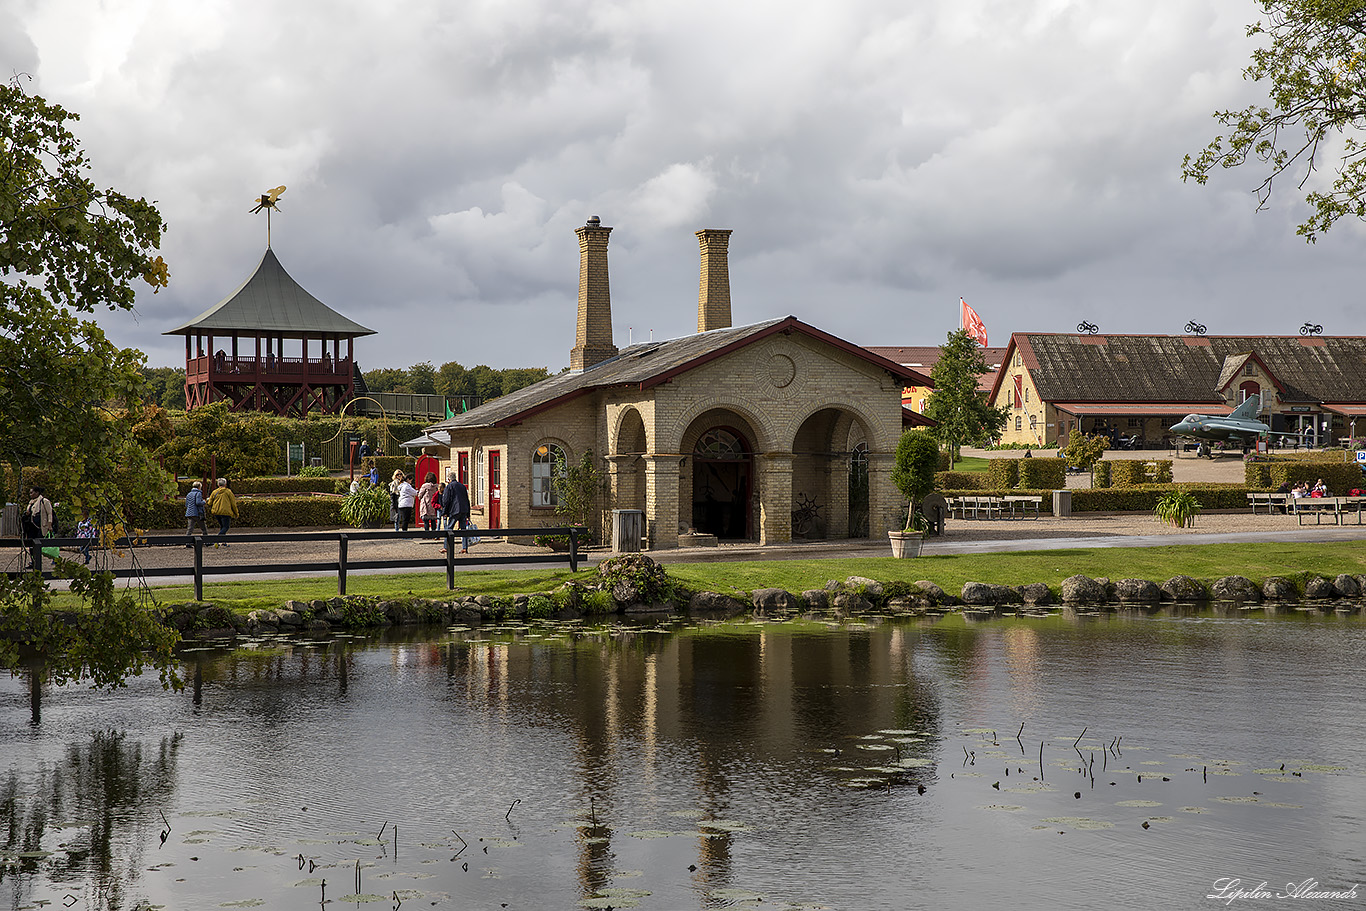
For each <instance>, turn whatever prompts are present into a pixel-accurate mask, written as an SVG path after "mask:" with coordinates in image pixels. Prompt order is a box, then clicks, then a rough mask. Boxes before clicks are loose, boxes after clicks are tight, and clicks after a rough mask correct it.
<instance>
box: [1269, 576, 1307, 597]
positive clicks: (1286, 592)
mask: <svg viewBox="0 0 1366 911" xmlns="http://www.w3.org/2000/svg"><path fill="white" fill-rule="evenodd" d="M1299 596H1300V590H1299V589H1298V588H1296V587H1295V583H1294V582H1291V581H1290V580H1289V579H1287V578H1285V577H1284V576H1268V577H1267V579H1266V580H1265V581H1264V582H1262V597H1263V598H1265V599H1266V600H1268V601H1294V600H1296V599H1298V598H1299Z"/></svg>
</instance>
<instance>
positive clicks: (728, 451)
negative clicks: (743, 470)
mask: <svg viewBox="0 0 1366 911" xmlns="http://www.w3.org/2000/svg"><path fill="white" fill-rule="evenodd" d="M693 455H695V456H697V457H698V458H702V459H726V460H734V459H744V458H748V453H747V452H746V451H745V441H744V440H742V439H740V438H739V437H738V436H736V435H735V434H733V433H731V432H730V431H729V430H726V429H724V428H721V427H717V428H716V429H714V430H708V431H707V432H706V433H704V434H702V437H701V438H700V439H699V440H698V441H697V445H696V446H694V447H693Z"/></svg>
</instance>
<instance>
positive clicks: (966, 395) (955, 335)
mask: <svg viewBox="0 0 1366 911" xmlns="http://www.w3.org/2000/svg"><path fill="white" fill-rule="evenodd" d="M989 369H990V368H988V367H987V362H986V358H985V357H984V356H983V355H982V349H981V348H980V347H978V345H977V341H976V339H974V338H973V337H972V336H971V335H968V332H967V330H966V329H959V330H958V331H957V332H950V333H949V335H948V339H947V341H945V342H944V344H942V345H940V346H939V361H938V362H937V363H936V364H935V365H934V369H933V370H931V371H930V377H931V378H932V379H933V380H934V392H932V393H930V397H929V398H928V399H926V400H925V416H926V417H928V418H930V419H931V420H933V421H934V422H935V425H936V426H934V427H933V428H931V429H930V433H931V434H932V435H933V436H934V438H935V439H937V440H938V441H939V442H940V443H942V444H944V445H945V446H947V447H948V449H949V464H950V465H952V464H953V462H956V461H957V460H958V454H959V450H960V449H961V448H962V447H963V446H967V445H975V446H985V445H987V444H988V443H990V442H991V441H992V440H994V439H996V438H997V437H999V436H1000V435H1001V431H1002V430H1003V429H1004V428H1005V426H1006V414H1007V411H1006V409H1005V408H993V407H992V406H991V402H990V401H989V400H988V398H987V393H986V391H985V390H983V389H979V388H978V386H977V378H978V377H980V376H981V375H982V374H984V373H986V372H987V371H988V370H989Z"/></svg>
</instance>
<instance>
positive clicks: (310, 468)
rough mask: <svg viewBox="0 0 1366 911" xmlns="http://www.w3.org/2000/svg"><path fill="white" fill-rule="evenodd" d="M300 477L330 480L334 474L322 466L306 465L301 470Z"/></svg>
mask: <svg viewBox="0 0 1366 911" xmlns="http://www.w3.org/2000/svg"><path fill="white" fill-rule="evenodd" d="M298 475H299V477H301V478H330V477H332V472H330V471H328V470H327V469H326V468H324V467H323V466H321V465H305V466H304V467H303V468H300V469H299V471H298Z"/></svg>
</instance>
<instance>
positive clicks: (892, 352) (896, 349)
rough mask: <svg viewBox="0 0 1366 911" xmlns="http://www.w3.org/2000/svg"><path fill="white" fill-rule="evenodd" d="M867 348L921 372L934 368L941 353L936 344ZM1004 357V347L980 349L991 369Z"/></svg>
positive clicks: (873, 346) (871, 346)
mask: <svg viewBox="0 0 1366 911" xmlns="http://www.w3.org/2000/svg"><path fill="white" fill-rule="evenodd" d="M867 348H868V350H869V351H871V352H873V353H874V354H877V355H880V356H882V357H885V358H886V359H887V360H889V361H896V362H897V363H898V364H900V365H901V366H903V367H913V368H915V369H916V370H919V371H921V372H922V373H929V372H930V371H931V370H933V369H934V365H935V364H937V363H939V355H940V353H941V349H940V348H939V346H938V345H868V346H867ZM1005 358H1006V349H1004V348H983V349H982V359H983V360H984V361H986V362H987V366H988V367H990V368H991V369H992V370H993V371H994V370H997V369H999V368H1000V366H1001V364H1002V363H1003V362H1004V361H1005Z"/></svg>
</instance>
